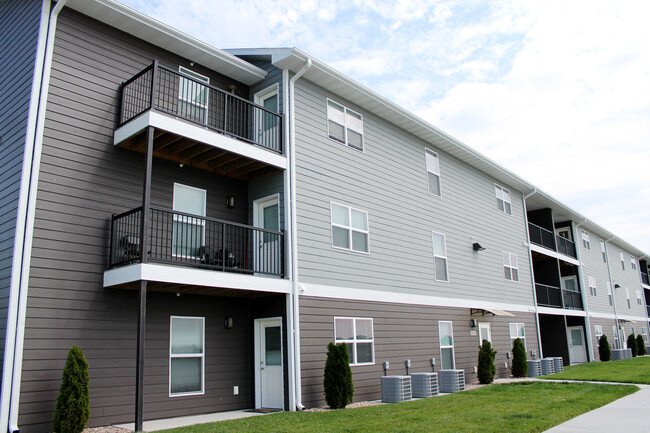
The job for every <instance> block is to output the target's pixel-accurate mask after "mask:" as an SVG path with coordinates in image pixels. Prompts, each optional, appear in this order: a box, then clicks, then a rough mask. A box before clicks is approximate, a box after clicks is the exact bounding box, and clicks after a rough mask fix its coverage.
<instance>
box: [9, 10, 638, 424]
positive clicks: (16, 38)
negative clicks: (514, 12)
mask: <svg viewBox="0 0 650 433" xmlns="http://www.w3.org/2000/svg"><path fill="white" fill-rule="evenodd" d="M0 23H2V25H1V26H0V28H1V29H2V30H0V31H2V32H3V35H2V36H3V41H4V40H6V41H7V47H8V48H7V49H6V50H3V53H2V58H1V59H0V70H2V74H3V82H4V83H6V84H7V85H6V86H5V87H4V88H3V90H2V91H3V98H2V100H3V101H7V102H6V103H5V104H4V105H2V111H1V112H0V125H2V136H3V137H2V141H3V144H4V146H3V148H2V149H1V150H0V151H1V152H2V158H1V161H2V164H3V166H2V174H1V175H0V184H1V185H2V191H3V198H2V200H3V215H2V220H1V221H2V230H1V232H0V235H1V236H2V237H1V238H0V245H2V249H1V250H0V263H1V266H0V270H1V272H2V273H1V274H0V283H1V285H0V300H1V302H2V303H0V313H2V314H1V318H0V330H1V331H2V332H1V333H0V334H1V335H2V338H3V340H2V341H1V342H0V343H2V344H1V345H0V346H1V347H2V349H3V350H4V351H3V352H2V354H3V364H2V365H3V367H2V368H3V370H2V382H1V383H0V386H1V398H2V405H1V410H0V429H5V428H7V429H8V430H9V431H11V432H15V431H17V430H18V429H21V430H24V431H25V432H32V431H33V432H41V431H48V430H49V429H50V426H51V420H52V414H53V410H54V405H55V400H56V396H57V393H58V388H59V384H60V376H61V371H62V369H63V365H64V363H65V357H66V354H67V351H68V350H69V348H70V347H71V346H72V345H77V346H79V347H80V348H81V349H82V350H83V351H84V352H85V354H86V357H87V358H88V361H89V365H90V377H91V413H92V415H91V419H90V423H89V425H91V426H99V425H107V424H116V423H123V422H132V421H133V420H134V419H135V421H136V427H138V426H141V423H142V420H148V419H156V418H168V417H174V416H181V415H188V414H200V413H210V412H217V411H228V410H235V409H248V408H275V409H280V410H295V409H296V408H302V407H305V406H306V407H311V406H319V405H322V404H324V396H323V391H322V371H323V367H324V361H325V354H326V346H327V343H329V342H330V341H336V342H342V343H347V344H348V348H349V349H350V350H349V351H350V356H351V366H352V371H353V377H354V381H355V389H356V395H355V399H357V400H364V399H377V398H379V396H380V387H379V377H380V376H381V375H383V374H384V362H385V361H388V362H389V373H395V374H403V373H405V372H406V365H405V362H406V360H409V361H410V365H411V367H410V371H411V372H416V371H430V369H431V368H432V364H433V368H435V369H436V370H439V369H457V370H463V372H464V375H465V380H466V381H467V382H472V381H475V380H476V377H475V373H474V367H475V365H476V362H477V352H478V346H479V344H480V342H481V341H482V340H483V339H488V340H490V341H491V342H492V344H493V345H494V347H495V349H496V350H497V351H498V354H497V359H496V364H497V374H498V375H500V376H507V375H509V368H508V363H509V357H508V355H509V352H510V350H511V345H512V341H513V340H514V339H516V338H522V339H523V340H524V342H525V345H526V348H527V352H528V356H529V357H540V356H542V355H543V356H562V357H564V358H565V362H583V361H586V360H595V359H596V358H594V356H593V347H594V346H595V344H596V343H595V338H596V334H597V330H601V331H602V333H604V334H607V335H608V336H610V335H612V333H613V334H616V331H617V330H618V332H619V334H620V335H621V336H622V335H623V332H625V333H629V332H632V326H634V327H635V329H634V331H635V332H637V333H643V335H647V325H648V323H647V309H646V306H645V298H646V297H647V296H650V295H649V294H648V293H649V292H650V286H648V285H647V284H648V280H647V262H645V261H644V259H645V258H646V257H645V255H644V253H643V252H642V251H640V250H638V249H636V248H634V247H633V246H632V245H630V244H628V243H626V242H624V241H622V240H619V239H618V238H615V237H613V235H612V234H611V233H609V232H607V231H606V230H605V229H603V228H601V227H600V226H598V225H597V224H595V223H593V222H591V221H588V220H587V219H586V218H584V217H582V216H581V215H579V214H577V213H575V212H574V211H572V210H571V209H570V208H568V207H566V206H564V205H562V204H561V203H559V202H557V201H556V200H554V199H553V198H552V197H550V196H548V195H546V194H545V193H543V192H541V191H538V190H537V188H536V187H535V186H533V185H531V184H530V183H528V182H527V181H525V180H524V179H522V178H520V177H519V176H517V175H516V174H514V173H512V172H510V171H509V170H507V169H506V168H504V167H502V166H500V165H498V164H497V163H496V162H494V161H491V160H490V159H488V158H486V157H485V156H483V155H481V154H480V153H478V152H476V151H475V150H473V149H472V148H471V147H469V146H467V145H465V144H463V143H461V142H459V141H458V140H456V139H454V138H453V137H451V136H449V135H448V134H445V133H444V132H443V131H440V130H439V129H437V128H435V127H434V126H432V125H429V124H427V123H426V122H425V121H423V120H422V119H419V118H417V117H416V116H414V115H413V114H411V113H409V112H407V111H406V110H404V109H403V108H401V107H399V106H397V105H396V104H394V103H392V102H390V101H388V100H387V99H385V98H383V97H382V96H381V95H378V94H376V93H374V92H372V91H371V90H369V89H367V88H365V87H363V86H361V85H360V84H358V83H356V82H354V81H353V80H352V79H350V78H349V77H346V76H344V75H343V74H341V73H339V72H337V71H336V70H334V69H332V68H331V67H329V66H328V65H326V64H324V63H322V62H320V61H318V60H317V59H315V58H313V57H311V56H309V55H308V54H306V53H304V52H302V51H300V50H298V49H285V48H278V49H241V50H230V51H229V52H226V51H222V50H219V49H216V48H214V47H211V46H209V45H207V44H205V43H203V42H201V41H199V40H196V39H194V38H192V37H189V36H187V35H185V34H183V33H181V32H179V31H177V30H175V29H173V28H171V27H169V26H167V25H165V24H163V23H160V22H158V21H155V20H153V19H151V18H150V17H147V16H146V15H143V14H141V13H139V12H137V11H135V10H133V9H131V8H129V7H126V6H124V5H121V4H120V3H118V2H115V1H114V0H92V1H84V0H67V1H64V0H60V1H59V2H57V3H51V2H50V1H47V0H46V1H43V2H39V1H32V2H27V1H22V2H19V1H10V2H5V3H3V5H2V8H1V9H0ZM583 231H584V233H588V237H589V246H583V245H582V244H580V242H575V241H580V240H583V239H584V238H582V237H581V236H583V235H582V233H583ZM547 232H548V233H550V235H549V234H548V233H547ZM549 236H550V241H549V240H548V239H547V238H548V237H549ZM599 240H602V241H603V242H604V248H605V249H604V251H605V256H602V255H600V256H599V254H602V252H601V250H600V249H599V248H600V245H599V244H598V241H599ZM576 244H577V246H576ZM620 254H622V257H623V262H621V261H620V260H618V259H619V258H620V257H619V255H620ZM602 257H605V258H606V262H605V261H604V262H602V263H600V262H598V259H599V258H601V260H602ZM633 264H634V266H633ZM623 267H624V268H625V269H622V268H623ZM644 275H645V280H643V276H644ZM590 277H593V279H595V286H594V287H593V288H594V289H595V292H594V293H595V294H593V295H592V294H591V292H589V290H590V289H592V286H591V285H590V284H591V282H592V279H591V278H590ZM635 278H636V280H635ZM607 282H609V283H610V285H611V287H612V289H611V293H612V295H611V298H610V297H608V293H609V292H608V291H607V289H606V287H607V284H606V283H607ZM626 288H627V289H629V290H627V291H626V290H625V289H626ZM645 290H648V292H646V291H645ZM596 292H597V293H596ZM628 292H629V302H628V297H627V296H626V295H627V293H628ZM587 293H589V294H590V295H589V296H587ZM639 296H641V298H639ZM639 300H640V301H641V303H639ZM596 326H600V328H598V329H596ZM578 335H581V336H582V337H583V340H582V341H583V342H584V343H585V344H586V346H585V352H584V353H585V355H584V359H583V358H581V356H582V355H581V352H580V353H579V351H578V350H577V349H576V348H575V347H576V339H577V338H578ZM621 340H623V338H621V339H619V340H617V341H616V344H618V345H619V346H620V345H623V344H624V341H621ZM610 341H613V340H612V339H610Z"/></svg>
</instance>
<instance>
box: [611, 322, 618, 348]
mask: <svg viewBox="0 0 650 433" xmlns="http://www.w3.org/2000/svg"><path fill="white" fill-rule="evenodd" d="M612 332H613V333H614V348H615V349H618V348H619V347H618V331H617V330H616V325H614V326H612Z"/></svg>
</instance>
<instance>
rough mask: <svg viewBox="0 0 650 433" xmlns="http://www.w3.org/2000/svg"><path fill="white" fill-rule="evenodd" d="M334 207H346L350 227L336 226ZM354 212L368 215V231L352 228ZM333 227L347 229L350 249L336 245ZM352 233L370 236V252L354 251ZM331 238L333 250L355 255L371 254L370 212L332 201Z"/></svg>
mask: <svg viewBox="0 0 650 433" xmlns="http://www.w3.org/2000/svg"><path fill="white" fill-rule="evenodd" d="M334 205H336V206H341V207H345V208H347V209H348V222H349V223H350V225H349V226H344V225H341V224H336V223H335V222H334V221H333V217H334V213H333V211H332V207H333V206H334ZM353 210H355V211H357V212H361V213H363V214H365V215H366V226H367V227H368V230H361V229H356V228H352V211H353ZM332 227H339V228H342V229H345V230H347V231H348V245H350V248H344V247H339V246H336V245H334V230H332ZM352 231H355V232H359V233H365V234H366V235H367V236H368V238H367V239H368V251H360V250H355V249H352ZM330 237H331V240H332V248H334V249H337V250H341V251H351V252H353V253H359V254H370V221H368V212H366V211H365V210H361V209H357V208H354V207H352V206H348V205H345V204H341V203H336V202H333V201H331V202H330Z"/></svg>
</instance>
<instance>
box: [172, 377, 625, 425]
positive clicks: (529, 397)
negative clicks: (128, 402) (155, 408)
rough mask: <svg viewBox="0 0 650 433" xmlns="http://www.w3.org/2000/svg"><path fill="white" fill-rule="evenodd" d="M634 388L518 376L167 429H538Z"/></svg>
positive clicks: (569, 417)
mask: <svg viewBox="0 0 650 433" xmlns="http://www.w3.org/2000/svg"><path fill="white" fill-rule="evenodd" d="M637 390H638V388H637V387H635V386H629V385H594V384H577V383H554V382H519V383H511V384H505V385H490V386H486V387H482V388H478V389H474V390H471V391H465V392H459V393H455V394H451V395H447V396H441V397H434V398H428V399H422V400H417V401H411V402H406V403H394V404H386V405H379V406H371V407H361V408H356V409H341V410H337V411H327V412H302V413H299V412H282V413H277V414H272V415H264V416H256V417H250V418H243V419H238V420H233V421H222V422H217V423H210V424H200V425H194V426H190V427H184V428H178V429H173V430H168V432H174V433H218V432H238V433H247V432H250V433H253V432H255V433H264V432H274V433H275V432H292V433H323V432H328V433H330V432H346V433H351V432H355V433H357V432H358V433H362V432H368V433H376V432H409V433H412V432H436V433H444V432H478V431H480V432H481V433H487V432H506V431H507V432H541V431H544V430H546V429H548V428H550V427H552V426H554V425H557V424H560V423H562V422H563V421H566V420H568V419H571V418H574V417H576V416H578V415H580V414H582V413H584V412H587V411H590V410H592V409H595V408H598V407H600V406H603V405H605V404H607V403H609V402H611V401H614V400H616V399H618V398H621V397H623V396H625V395H628V394H631V393H633V392H636V391H637Z"/></svg>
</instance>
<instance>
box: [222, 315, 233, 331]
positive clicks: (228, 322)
mask: <svg viewBox="0 0 650 433" xmlns="http://www.w3.org/2000/svg"><path fill="white" fill-rule="evenodd" d="M234 326H235V321H234V320H233V318H232V317H225V318H224V319H223V327H224V328H226V329H232V328H233V327H234Z"/></svg>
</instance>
